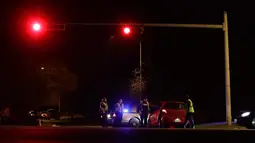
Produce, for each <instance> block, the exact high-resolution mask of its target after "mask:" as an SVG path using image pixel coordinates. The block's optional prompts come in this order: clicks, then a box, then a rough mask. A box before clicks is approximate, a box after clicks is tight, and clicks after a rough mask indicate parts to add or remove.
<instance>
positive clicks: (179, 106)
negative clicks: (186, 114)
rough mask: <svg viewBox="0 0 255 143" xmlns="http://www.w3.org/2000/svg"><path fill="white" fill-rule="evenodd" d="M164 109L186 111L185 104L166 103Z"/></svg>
mask: <svg viewBox="0 0 255 143" xmlns="http://www.w3.org/2000/svg"><path fill="white" fill-rule="evenodd" d="M164 108H166V109H184V104H183V103H166V104H165V106H164Z"/></svg>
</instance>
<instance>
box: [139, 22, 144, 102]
mask: <svg viewBox="0 0 255 143" xmlns="http://www.w3.org/2000/svg"><path fill="white" fill-rule="evenodd" d="M140 29H141V35H140V48H139V49H140V101H141V100H142V98H143V97H142V96H143V86H144V85H143V83H142V82H143V60H142V35H143V31H144V28H143V27H140Z"/></svg>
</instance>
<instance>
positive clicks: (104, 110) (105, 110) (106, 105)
mask: <svg viewBox="0 0 255 143" xmlns="http://www.w3.org/2000/svg"><path fill="white" fill-rule="evenodd" d="M102 105H103V106H104V107H102ZM100 110H101V112H102V113H106V112H108V104H107V103H105V102H101V103H100Z"/></svg>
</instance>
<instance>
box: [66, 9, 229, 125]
mask: <svg viewBox="0 0 255 143" xmlns="http://www.w3.org/2000/svg"><path fill="white" fill-rule="evenodd" d="M66 25H70V26H71V25H81V26H127V25H128V26H133V27H175V28H205V29H223V31H224V41H225V43H224V49H225V96H226V121H227V124H228V125H231V124H232V115H231V92H230V91H231V89H230V88H231V86H230V66H229V43H228V39H229V38H228V18H227V12H224V22H223V24H172V23H66V24H64V27H66ZM141 45H142V44H141V41H140V71H141V67H142V66H141V58H142V56H141V47H142V46H141ZM141 75H142V74H141V73H140V76H141ZM140 79H141V78H140Z"/></svg>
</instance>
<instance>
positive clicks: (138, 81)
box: [129, 69, 146, 100]
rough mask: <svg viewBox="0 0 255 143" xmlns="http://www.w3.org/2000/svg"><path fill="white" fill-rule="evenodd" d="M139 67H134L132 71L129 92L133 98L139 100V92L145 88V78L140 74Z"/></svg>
mask: <svg viewBox="0 0 255 143" xmlns="http://www.w3.org/2000/svg"><path fill="white" fill-rule="evenodd" d="M140 72H141V71H140V69H135V70H134V71H133V72H132V78H131V79H130V80H129V81H130V92H131V97H132V98H134V99H135V100H140V98H142V97H140V95H141V92H143V91H144V90H145V88H146V80H145V79H144V78H143V76H142V77H141V76H140Z"/></svg>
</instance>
